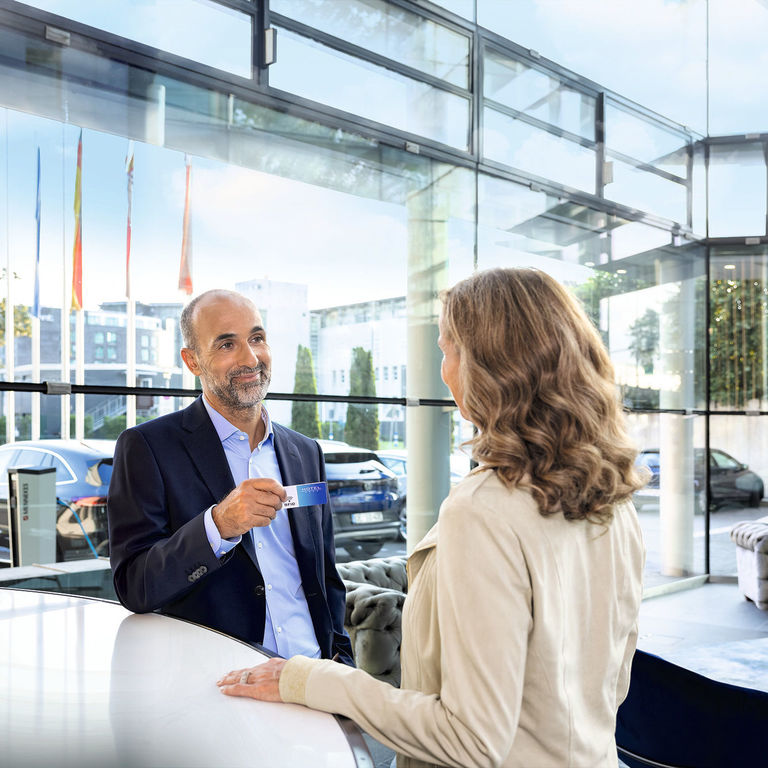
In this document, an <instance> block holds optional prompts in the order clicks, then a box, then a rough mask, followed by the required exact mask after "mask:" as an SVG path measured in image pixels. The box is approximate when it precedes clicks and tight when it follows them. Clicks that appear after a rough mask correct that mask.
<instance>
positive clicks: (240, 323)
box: [108, 290, 353, 664]
mask: <svg viewBox="0 0 768 768" xmlns="http://www.w3.org/2000/svg"><path fill="white" fill-rule="evenodd" d="M181 330H182V334H183V336H184V344H185V347H184V349H182V350H181V356H182V358H183V360H184V363H185V364H186V366H187V367H188V368H189V370H190V371H191V372H192V373H194V374H195V375H196V376H199V377H200V382H201V384H202V389H203V395H202V397H199V398H198V399H197V400H196V401H195V402H194V403H192V405H190V406H189V407H188V408H185V409H184V410H182V411H179V412H178V413H172V414H168V415H166V416H161V417H160V418H157V419H153V420H152V421H148V422H145V423H144V424H140V425H139V426H136V427H133V428H131V429H128V430H126V431H125V432H123V433H122V434H121V435H120V438H119V439H118V441H117V446H116V449H115V459H114V467H113V471H112V481H111V484H110V488H109V498H108V515H109V531H110V549H111V561H112V570H113V579H114V584H115V589H116V591H117V595H118V597H119V598H120V602H121V603H122V604H123V605H124V606H125V607H126V608H129V609H130V610H132V611H136V612H137V613H145V612H148V611H160V612H161V613H166V614H168V615H170V616H178V617H179V618H183V619H188V620H189V621H193V622H196V623H198V624H204V625H206V626H209V627H212V628H213V629H217V630H220V631H221V632H225V633H226V634H228V635H232V636H234V637H237V638H240V639H242V640H245V641H247V642H250V643H259V644H262V645H263V646H264V647H266V648H268V649H269V650H271V651H274V652H276V653H278V654H280V655H281V656H285V657H289V656H292V655H295V654H302V655H305V656H310V657H323V658H333V657H336V658H338V659H339V660H341V661H345V662H347V663H350V664H352V663H353V662H352V648H351V645H350V642H349V638H348V636H347V635H346V633H345V632H344V604H345V590H344V584H343V583H342V581H341V579H340V577H339V575H338V572H337V571H336V563H335V548H334V542H333V524H332V518H331V511H330V508H329V506H328V504H324V505H322V506H309V507H296V508H293V509H290V510H287V509H283V508H282V502H283V501H284V500H285V491H284V490H283V486H284V485H297V484H300V483H315V482H318V481H323V480H325V466H324V463H323V458H322V453H321V450H320V447H319V446H318V444H317V443H316V442H315V441H314V440H310V439H309V438H307V437H304V436H303V435H300V434H299V433H297V432H293V431H292V430H290V429H287V428H285V427H283V426H280V425H279V424H274V423H272V421H271V420H270V418H269V415H268V413H267V411H266V409H265V408H264V407H263V405H262V401H263V399H264V397H265V395H266V393H267V389H268V387H269V382H270V376H271V353H270V349H269V346H268V344H267V338H266V332H265V330H264V328H263V322H262V319H261V315H260V314H259V312H258V310H257V309H256V307H255V306H254V305H253V304H252V303H251V302H250V301H249V300H248V299H246V298H245V297H244V296H241V295H240V294H238V293H234V292H232V291H222V290H213V291H208V292H206V293H203V294H202V295H200V296H198V297H197V298H195V299H194V300H193V301H191V302H190V303H189V305H188V306H187V307H186V308H185V309H184V311H183V313H182V316H181Z"/></svg>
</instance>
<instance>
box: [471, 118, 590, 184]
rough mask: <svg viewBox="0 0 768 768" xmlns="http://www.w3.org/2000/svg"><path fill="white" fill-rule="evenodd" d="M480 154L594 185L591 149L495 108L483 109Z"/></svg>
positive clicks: (565, 180)
mask: <svg viewBox="0 0 768 768" xmlns="http://www.w3.org/2000/svg"><path fill="white" fill-rule="evenodd" d="M483 118H484V125H483V154H484V155H485V157H487V158H488V159H489V160H495V161H497V162H500V163H504V164H506V165H509V166H511V167H513V168H516V169H518V170H520V171H523V172H526V173H532V174H535V175H536V176H539V177H541V178H544V179H550V180H551V181H554V182H556V183H558V184H562V185H564V186H567V187H573V188H575V189H582V190H585V191H587V192H594V189H595V152H594V150H593V149H589V148H587V147H583V146H581V144H577V143H576V142H574V141H571V140H569V139H566V138H564V137H559V136H555V135H553V134H551V133H548V132H547V131H544V130H542V129H541V128H536V127H534V126H532V125H530V124H528V123H525V122H523V121H522V120H516V119H515V118H514V117H509V116H508V115H504V114H502V113H501V112H497V111H496V110H493V109H490V108H486V109H485V110H484V112H483Z"/></svg>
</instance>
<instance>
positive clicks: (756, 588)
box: [731, 517, 768, 611]
mask: <svg viewBox="0 0 768 768" xmlns="http://www.w3.org/2000/svg"><path fill="white" fill-rule="evenodd" d="M731 541H733V543H734V544H736V567H737V571H738V574H739V589H740V590H741V591H742V593H743V594H744V596H745V597H747V598H749V599H750V600H751V601H752V602H753V603H754V604H755V605H756V606H757V607H758V608H760V609H762V610H763V611H766V610H768V517H761V518H760V519H759V520H751V521H744V522H741V523H736V525H734V526H733V528H731Z"/></svg>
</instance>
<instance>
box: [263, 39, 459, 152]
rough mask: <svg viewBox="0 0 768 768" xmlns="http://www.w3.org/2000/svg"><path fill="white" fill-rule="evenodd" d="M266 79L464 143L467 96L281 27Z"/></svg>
mask: <svg viewBox="0 0 768 768" xmlns="http://www.w3.org/2000/svg"><path fill="white" fill-rule="evenodd" d="M269 84H270V85H271V86H272V87H274V88H280V89H281V90H283V91H291V92H292V93H295V94H297V95H298V96H303V97H305V98H307V99H312V100H313V101H319V102H322V103H324V104H328V105H329V106H332V107H335V108H336V109H341V110H344V111H346V112H352V113H354V114H357V115H360V116H362V117H365V118H368V119H369V120H376V121H377V122H380V123H385V124H387V125H391V126H393V127H395V128H399V129H400V130H403V131H408V132H410V133H414V134H418V135H423V136H426V137H427V138H429V139H432V140H434V141H440V142H442V143H443V144H448V145H450V146H452V147H458V148H459V149H467V146H468V135H469V100H468V99H466V98H464V97H462V96H457V95H455V94H453V93H448V92H447V91H441V90H439V89H437V88H434V87H432V86H430V85H427V84H426V83H421V82H418V81H417V80H412V79H411V78H408V77H404V76H403V75H399V74H397V73H395V72H392V71H390V70H387V69H384V68H383V67H379V66H376V65H375V64H371V63H368V62H365V61H362V60H361V59H356V58H354V57H352V56H347V55H346V54H343V53H341V52H339V51H334V50H332V49H330V48H327V47H326V46H323V45H320V44H319V43H315V42H312V41H311V40H308V39H306V38H302V37H299V36H298V35H294V34H293V33H291V32H288V31H287V30H284V29H281V30H280V56H279V58H278V61H277V63H276V64H273V65H272V66H271V67H270V70H269ZM371 94H376V98H371Z"/></svg>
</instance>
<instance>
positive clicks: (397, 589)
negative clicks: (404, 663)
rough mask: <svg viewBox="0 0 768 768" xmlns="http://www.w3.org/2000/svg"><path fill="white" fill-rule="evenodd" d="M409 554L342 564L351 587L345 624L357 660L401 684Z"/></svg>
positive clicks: (362, 666)
mask: <svg viewBox="0 0 768 768" xmlns="http://www.w3.org/2000/svg"><path fill="white" fill-rule="evenodd" d="M405 563H406V558H405V557H386V558H374V559H372V560H362V561H358V562H354V563H339V565H338V569H339V574H340V575H341V578H342V579H343V580H344V586H345V587H346V588H347V611H346V616H345V618H344V626H345V628H346V630H347V632H348V633H349V637H350V640H351V641H352V650H353V651H354V654H355V662H356V663H357V666H358V667H359V668H360V669H364V670H365V671H366V672H368V673H369V674H371V675H373V676H374V677H377V678H378V679H379V680H385V681H387V682H388V683H392V685H396V686H398V685H400V640H401V638H402V630H401V625H400V619H401V616H402V610H403V602H404V601H405V594H406V592H407V590H408V576H407V574H406V570H405Z"/></svg>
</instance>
